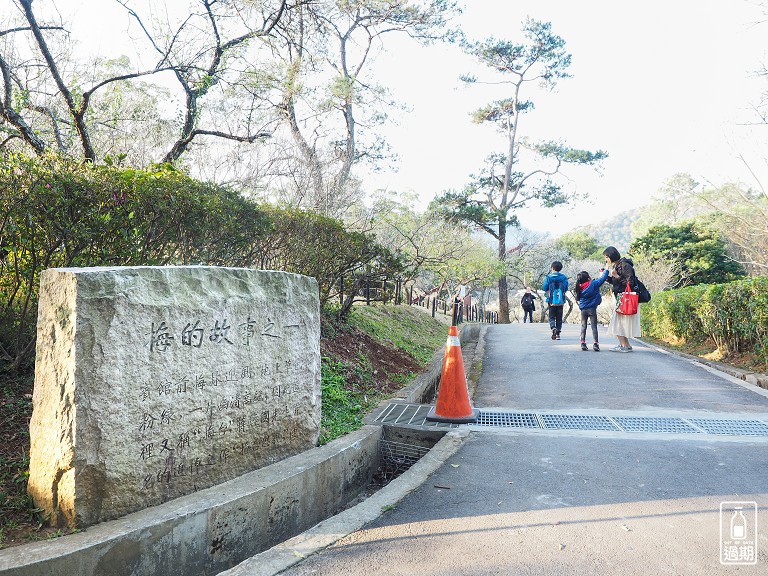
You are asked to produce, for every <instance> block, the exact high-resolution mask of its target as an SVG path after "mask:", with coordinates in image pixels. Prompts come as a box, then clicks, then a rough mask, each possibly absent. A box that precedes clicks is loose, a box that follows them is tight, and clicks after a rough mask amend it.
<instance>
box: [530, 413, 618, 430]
mask: <svg viewBox="0 0 768 576" xmlns="http://www.w3.org/2000/svg"><path fill="white" fill-rule="evenodd" d="M539 418H541V421H542V422H543V423H544V427H545V428H548V429H556V430H612V431H615V432H621V430H619V429H618V428H617V427H616V426H614V425H613V424H612V423H611V421H610V420H609V419H608V418H606V417H605V416H589V415H584V416H582V415H578V414H540V415H539Z"/></svg>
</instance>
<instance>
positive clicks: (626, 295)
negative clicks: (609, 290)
mask: <svg viewBox="0 0 768 576" xmlns="http://www.w3.org/2000/svg"><path fill="white" fill-rule="evenodd" d="M631 290H632V288H630V286H629V282H627V289H626V290H625V291H624V292H621V293H620V294H619V301H618V304H617V306H616V313H617V314H624V315H626V316H631V315H632V314H637V292H631Z"/></svg>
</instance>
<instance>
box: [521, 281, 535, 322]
mask: <svg viewBox="0 0 768 576" xmlns="http://www.w3.org/2000/svg"><path fill="white" fill-rule="evenodd" d="M534 300H536V295H535V294H534V293H533V292H531V287H530V286H526V288H525V294H523V297H522V298H521V300H520V305H521V306H522V307H523V324H525V321H526V320H527V319H528V318H530V319H531V320H530V321H531V324H533V312H534V310H536V303H535V302H534Z"/></svg>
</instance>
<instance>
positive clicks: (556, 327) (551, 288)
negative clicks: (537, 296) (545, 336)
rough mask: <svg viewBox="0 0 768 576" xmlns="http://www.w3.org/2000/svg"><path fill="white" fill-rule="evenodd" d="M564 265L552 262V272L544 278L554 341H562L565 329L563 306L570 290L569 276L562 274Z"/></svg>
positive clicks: (543, 288)
mask: <svg viewBox="0 0 768 576" xmlns="http://www.w3.org/2000/svg"><path fill="white" fill-rule="evenodd" d="M562 269H563V263H562V262H558V261H557V260H555V261H554V262H552V271H551V272H550V273H549V274H547V277H546V278H544V284H542V285H541V288H542V290H544V292H546V293H547V304H549V328H550V330H552V340H560V331H561V329H562V328H563V306H564V305H565V293H566V292H567V290H568V276H566V275H565V274H563V273H562V272H560V270H562Z"/></svg>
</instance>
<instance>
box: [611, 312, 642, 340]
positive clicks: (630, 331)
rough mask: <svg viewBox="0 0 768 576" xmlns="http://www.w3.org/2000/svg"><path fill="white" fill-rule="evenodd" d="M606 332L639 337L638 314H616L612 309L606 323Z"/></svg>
mask: <svg viewBox="0 0 768 576" xmlns="http://www.w3.org/2000/svg"><path fill="white" fill-rule="evenodd" d="M608 334H610V335H611V336H625V337H627V338H640V336H642V334H641V333H640V314H632V315H630V316H628V315H626V314H618V313H617V312H616V310H614V311H613V315H612V316H611V321H610V323H609V324H608Z"/></svg>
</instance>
